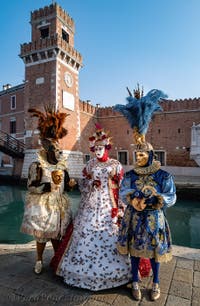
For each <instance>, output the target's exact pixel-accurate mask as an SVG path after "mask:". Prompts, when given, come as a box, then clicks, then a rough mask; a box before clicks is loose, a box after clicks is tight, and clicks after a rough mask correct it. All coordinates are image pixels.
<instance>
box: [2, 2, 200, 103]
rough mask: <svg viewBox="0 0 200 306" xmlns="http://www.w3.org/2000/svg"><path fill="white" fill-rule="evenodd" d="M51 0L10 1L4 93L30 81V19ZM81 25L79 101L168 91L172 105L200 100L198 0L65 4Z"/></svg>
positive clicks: (77, 45)
mask: <svg viewBox="0 0 200 306" xmlns="http://www.w3.org/2000/svg"><path fill="white" fill-rule="evenodd" d="M51 3H52V1H47V0H43V1H42V0H12V1H7V2H6V1H4V2H3V4H2V3H1V10H0V30H1V48H0V89H2V86H3V84H7V83H10V84H12V85H18V84H20V83H22V81H23V79H24V64H23V62H22V60H21V59H20V58H19V57H18V54H19V53H20V44H22V43H25V42H29V41H30V40H31V26H30V24H29V21H30V12H31V11H34V10H36V9H39V8H40V7H44V6H45V5H50V4H51ZM57 3H58V4H60V5H61V6H62V8H63V9H64V10H66V11H67V12H68V13H69V15H70V16H71V17H72V18H73V19H74V21H75V27H76V34H75V49H76V50H78V51H79V52H80V53H81V54H82V56H83V64H84V66H83V68H82V69H81V70H80V99H82V100H91V102H92V104H93V105H95V104H96V103H99V104H100V105H101V106H111V105H114V104H117V103H120V104H123V103H125V98H126V96H127V91H126V86H128V87H129V88H130V89H133V88H135V86H136V84H137V83H138V82H139V83H140V84H141V85H143V87H144V91H145V93H146V92H147V91H149V90H150V89H152V88H158V89H162V90H163V91H164V92H166V93H167V94H168V96H169V98H170V99H184V98H195V97H200V1H199V0H162V1H161V0H71V1H69V0H68V1H67V0H60V1H57Z"/></svg>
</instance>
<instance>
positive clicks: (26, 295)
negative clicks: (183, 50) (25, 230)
mask: <svg viewBox="0 0 200 306" xmlns="http://www.w3.org/2000/svg"><path fill="white" fill-rule="evenodd" d="M52 254H53V252H52V249H51V247H50V246H47V249H46V250H45V257H44V264H45V266H44V271H43V273H42V274H41V275H40V276H38V275H35V274H34V273H33V265H34V261H35V245H34V244H33V243H29V244H27V245H15V246H10V245H0V276H1V277H0V305H2V306H7V305H9V306H12V305H14V306H18V305H26V306H29V305H37V306H46V305H47V306H51V305H60V306H62V305H65V306H76V305H79V306H83V305H84V306H106V305H113V306H129V305H140V306H147V305H159V306H162V305H166V306H179V305H180V306H189V305H192V306H197V305H200V250H197V249H190V248H183V247H177V246H174V257H173V260H172V261H171V262H170V263H167V264H161V273H160V286H161V297H160V299H159V300H158V301H156V302H152V301H150V299H149V294H150V288H151V283H152V279H151V277H149V278H145V279H143V281H142V283H141V284H140V286H141V291H142V299H141V301H139V302H137V301H134V300H133V299H132V297H131V290H130V288H131V287H130V285H126V286H122V287H118V288H114V289H109V290H104V291H99V292H91V291H88V290H83V289H78V288H72V287H70V286H67V285H65V284H63V282H62V280H61V279H60V278H59V277H56V276H54V275H53V273H52V271H51V269H50V268H49V266H48V264H49V261H50V258H51V256H52Z"/></svg>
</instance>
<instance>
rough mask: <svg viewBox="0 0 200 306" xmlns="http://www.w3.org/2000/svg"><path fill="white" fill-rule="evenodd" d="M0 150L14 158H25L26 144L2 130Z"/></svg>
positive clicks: (0, 132)
mask: <svg viewBox="0 0 200 306" xmlns="http://www.w3.org/2000/svg"><path fill="white" fill-rule="evenodd" d="M0 151H1V152H3V153H5V154H7V155H9V156H12V157H14V158H15V157H17V158H24V151H25V144H24V143H23V142H22V141H19V140H18V139H16V138H14V137H12V136H10V135H9V134H7V133H5V132H3V131H1V130H0Z"/></svg>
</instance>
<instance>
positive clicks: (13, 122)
mask: <svg viewBox="0 0 200 306" xmlns="http://www.w3.org/2000/svg"><path fill="white" fill-rule="evenodd" d="M15 133H16V120H11V121H10V134H15Z"/></svg>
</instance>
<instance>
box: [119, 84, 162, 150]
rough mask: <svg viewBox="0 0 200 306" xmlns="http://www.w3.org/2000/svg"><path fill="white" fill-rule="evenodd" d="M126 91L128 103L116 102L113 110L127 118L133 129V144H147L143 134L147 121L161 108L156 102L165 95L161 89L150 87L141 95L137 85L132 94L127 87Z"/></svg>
mask: <svg viewBox="0 0 200 306" xmlns="http://www.w3.org/2000/svg"><path fill="white" fill-rule="evenodd" d="M127 89H128V88H127ZM128 92H129V97H127V98H126V99H127V101H128V103H127V104H126V105H121V104H117V105H115V106H114V110H116V111H118V112H120V113H122V114H123V115H124V117H125V118H126V119H127V120H128V122H129V124H130V126H131V128H132V129H133V137H134V141H135V144H136V145H137V146H138V147H139V146H141V145H142V144H143V145H144V144H147V142H146V141H145V134H146V133H147V130H148V128H149V123H150V121H151V119H152V117H153V114H154V113H155V112H157V111H161V110H162V108H161V106H160V105H159V104H158V102H159V101H161V100H162V99H165V98H167V95H166V94H165V93H163V92H162V91H161V90H158V89H152V90H150V91H149V92H148V93H147V95H146V96H143V90H142V91H140V88H139V85H138V86H137V88H136V89H135V90H134V92H133V95H132V94H131V92H130V91H129V89H128Z"/></svg>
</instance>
